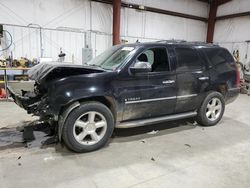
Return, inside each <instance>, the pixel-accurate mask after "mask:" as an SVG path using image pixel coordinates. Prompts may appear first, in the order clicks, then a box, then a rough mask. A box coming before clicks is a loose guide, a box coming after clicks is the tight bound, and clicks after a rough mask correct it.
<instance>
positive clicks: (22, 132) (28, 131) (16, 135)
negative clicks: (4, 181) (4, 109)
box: [0, 121, 57, 160]
mask: <svg viewBox="0 0 250 188" xmlns="http://www.w3.org/2000/svg"><path fill="white" fill-rule="evenodd" d="M54 132H55V131H54V128H53V127H52V126H50V125H49V124H48V123H45V122H39V121H34V122H30V123H29V124H26V125H25V126H23V127H16V128H1V129H0V149H5V148H10V147H27V148H32V147H42V146H44V145H49V144H52V143H55V142H57V139H56V137H55V134H54ZM19 159H21V156H19V157H18V160H19Z"/></svg>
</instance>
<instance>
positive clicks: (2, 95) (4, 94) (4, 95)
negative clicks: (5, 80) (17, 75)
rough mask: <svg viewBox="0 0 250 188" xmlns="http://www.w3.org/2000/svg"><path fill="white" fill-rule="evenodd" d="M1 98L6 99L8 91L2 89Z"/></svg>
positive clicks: (0, 89) (0, 91) (0, 90)
mask: <svg viewBox="0 0 250 188" xmlns="http://www.w3.org/2000/svg"><path fill="white" fill-rule="evenodd" d="M0 98H6V91H5V89H4V88H0Z"/></svg>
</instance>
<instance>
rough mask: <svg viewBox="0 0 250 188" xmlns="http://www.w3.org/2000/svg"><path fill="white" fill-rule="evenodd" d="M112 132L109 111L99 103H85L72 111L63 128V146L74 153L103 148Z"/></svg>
mask: <svg viewBox="0 0 250 188" xmlns="http://www.w3.org/2000/svg"><path fill="white" fill-rule="evenodd" d="M113 130H114V118H113V115H112V113H111V111H110V110H109V109H108V108H107V107H106V106H105V105H103V104H101V103H99V102H87V103H83V104H81V105H80V106H79V107H78V108H76V109H74V110H73V111H72V112H71V113H70V114H69V116H68V117H67V119H66V121H65V124H64V126H63V133H62V137H63V140H64V142H65V145H66V146H67V147H68V148H69V149H71V150H73V151H75V152H89V151H93V150H97V149H99V148H101V147H103V146H104V145H105V144H106V143H107V141H108V140H109V138H110V136H111V135H112V133H113Z"/></svg>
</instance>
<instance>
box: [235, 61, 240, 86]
mask: <svg viewBox="0 0 250 188" xmlns="http://www.w3.org/2000/svg"><path fill="white" fill-rule="evenodd" d="M235 71H236V82H235V85H236V87H238V88H239V87H240V70H239V67H238V64H237V63H235Z"/></svg>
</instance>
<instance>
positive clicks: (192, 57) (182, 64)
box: [175, 47, 204, 71]
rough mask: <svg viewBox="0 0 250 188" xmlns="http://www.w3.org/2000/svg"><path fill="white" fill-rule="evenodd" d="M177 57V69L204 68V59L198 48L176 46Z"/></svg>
mask: <svg viewBox="0 0 250 188" xmlns="http://www.w3.org/2000/svg"><path fill="white" fill-rule="evenodd" d="M175 53H176V57H177V62H178V66H177V69H176V70H177V71H193V70H200V69H202V68H204V63H203V60H202V59H201V58H200V56H199V54H198V53H197V51H196V50H194V49H191V48H183V47H181V48H175Z"/></svg>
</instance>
